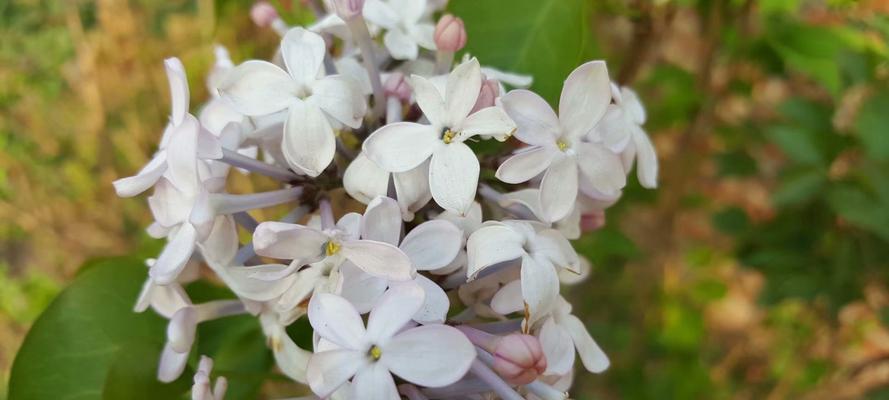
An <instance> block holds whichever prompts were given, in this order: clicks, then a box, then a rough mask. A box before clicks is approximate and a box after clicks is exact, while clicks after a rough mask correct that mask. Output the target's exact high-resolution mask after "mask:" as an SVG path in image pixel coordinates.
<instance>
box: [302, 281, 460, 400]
mask: <svg viewBox="0 0 889 400" xmlns="http://www.w3.org/2000/svg"><path fill="white" fill-rule="evenodd" d="M422 304H423V290H422V289H421V288H420V287H418V286H416V285H411V284H402V285H398V286H394V287H392V288H390V289H389V290H388V291H387V292H386V294H384V295H383V298H381V299H380V301H379V302H378V303H377V305H376V306H375V307H374V309H373V310H372V311H371V312H370V316H369V317H368V321H367V327H366V328H365V326H364V323H363V322H362V320H361V315H360V314H359V313H358V311H356V310H355V308H354V307H352V305H351V303H349V302H348V301H347V300H346V299H344V298H342V297H339V296H336V295H333V294H326V293H322V294H318V295H316V296H313V297H312V301H311V303H309V321H310V322H311V324H312V327H313V328H314V330H315V332H316V333H317V334H318V336H319V337H320V338H322V339H324V340H325V341H327V342H329V344H328V345H326V346H325V347H327V348H326V349H324V350H321V351H317V352H316V353H315V354H314V355H313V356H312V358H311V359H310V360H309V365H308V371H307V373H308V380H309V386H310V387H311V388H312V391H313V392H315V394H317V395H318V396H319V397H322V398H323V397H327V396H329V395H330V394H331V393H333V392H334V391H336V390H337V389H338V388H340V387H341V386H342V385H343V384H345V383H346V382H347V381H349V380H351V384H352V386H353V390H354V391H355V393H362V395H363V396H365V397H366V398H371V399H380V400H384V399H385V400H389V399H391V400H398V399H400V396H399V394H398V389H397V388H396V386H395V381H394V379H393V376H392V375H393V374H394V375H396V376H398V377H400V378H401V379H404V380H405V381H408V382H411V383H414V384H417V385H421V386H426V387H442V386H446V385H449V384H451V383H454V382H456V381H457V380H459V379H460V378H462V377H463V375H465V374H466V372H467V371H468V370H469V366H470V364H471V363H472V361H473V360H474V359H475V354H476V353H475V348H474V347H473V345H472V343H470V342H469V340H468V339H467V338H466V337H465V336H464V335H463V334H462V333H460V331H458V330H457V329H455V328H452V327H450V326H447V325H424V326H419V327H411V325H410V320H411V316H413V315H414V314H415V313H416V312H417V310H419V309H420V307H421V306H422Z"/></svg>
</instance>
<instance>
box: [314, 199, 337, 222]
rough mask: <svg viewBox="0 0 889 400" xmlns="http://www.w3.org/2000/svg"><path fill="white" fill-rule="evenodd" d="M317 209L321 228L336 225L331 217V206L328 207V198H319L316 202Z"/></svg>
mask: <svg viewBox="0 0 889 400" xmlns="http://www.w3.org/2000/svg"><path fill="white" fill-rule="evenodd" d="M318 210H319V212H320V213H321V229H324V230H327V229H333V227H334V226H336V222H334V219H333V208H331V207H330V199H327V198H323V199H321V201H320V202H319V203H318Z"/></svg>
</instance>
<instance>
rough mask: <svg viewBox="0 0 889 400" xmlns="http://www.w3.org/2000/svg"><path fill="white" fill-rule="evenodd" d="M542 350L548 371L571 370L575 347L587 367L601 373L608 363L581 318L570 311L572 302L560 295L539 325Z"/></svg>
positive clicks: (557, 372)
mask: <svg viewBox="0 0 889 400" xmlns="http://www.w3.org/2000/svg"><path fill="white" fill-rule="evenodd" d="M538 336H539V338H540V344H541V345H542V346H543V353H544V354H546V359H547V369H546V373H547V374H555V375H563V374H567V373H569V372H571V368H572V367H573V365H574V353H575V350H576V352H577V354H578V355H579V356H580V361H581V363H582V364H583V366H584V368H586V370H587V371H590V372H593V373H600V372H602V371H604V370H606V369H608V366H609V365H610V362H609V361H608V356H606V355H605V353H604V352H603V351H602V349H601V348H600V347H599V345H598V344H596V341H595V340H593V337H592V336H590V333H589V332H588V331H587V329H586V327H585V326H584V325H583V321H581V320H580V319H579V318H577V317H575V316H574V315H572V314H571V304H570V303H568V302H567V301H565V299H564V298H562V297H561V296H560V297H559V300H558V302H557V305H556V306H555V307H554V308H553V311H552V314H551V315H550V316H549V317H547V318H546V319H545V320H544V321H543V323H542V324H541V326H540V331H539V332H538Z"/></svg>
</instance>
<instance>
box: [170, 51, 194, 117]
mask: <svg viewBox="0 0 889 400" xmlns="http://www.w3.org/2000/svg"><path fill="white" fill-rule="evenodd" d="M164 68H165V69H166V70H167V82H168V83H169V84H170V103H171V107H170V108H171V111H170V119H171V120H172V121H173V125H179V124H181V123H182V120H183V119H184V118H185V114H188V100H189V95H188V79H187V78H186V76H185V66H183V65H182V61H180V60H179V59H178V58H176V57H172V58H168V59H166V60H164Z"/></svg>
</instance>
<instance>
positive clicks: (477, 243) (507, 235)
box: [466, 224, 524, 279]
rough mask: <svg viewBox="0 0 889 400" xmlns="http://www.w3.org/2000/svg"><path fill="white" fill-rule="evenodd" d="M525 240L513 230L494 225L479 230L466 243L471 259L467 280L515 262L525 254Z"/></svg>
mask: <svg viewBox="0 0 889 400" xmlns="http://www.w3.org/2000/svg"><path fill="white" fill-rule="evenodd" d="M523 243H524V238H523V237H522V235H520V234H519V233H518V232H516V231H515V230H513V229H512V228H510V227H508V226H505V225H500V224H492V225H487V226H483V227H481V228H479V229H478V230H476V231H475V232H473V233H472V235H470V236H469V240H468V241H467V242H466V252H467V255H468V257H469V267H468V268H469V269H468V270H467V272H466V274H467V278H468V279H475V277H476V275H478V273H479V271H481V270H482V269H484V268H486V267H489V266H491V265H494V264H497V263H501V262H504V261H509V260H515V259H517V258H519V257H521V256H522V255H523V254H524V250H523V249H522V244H523Z"/></svg>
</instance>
